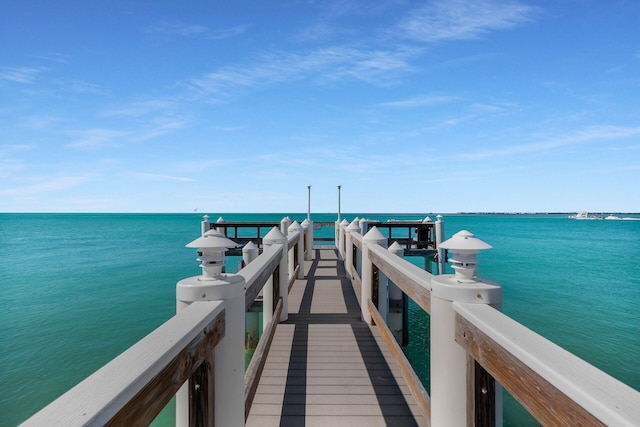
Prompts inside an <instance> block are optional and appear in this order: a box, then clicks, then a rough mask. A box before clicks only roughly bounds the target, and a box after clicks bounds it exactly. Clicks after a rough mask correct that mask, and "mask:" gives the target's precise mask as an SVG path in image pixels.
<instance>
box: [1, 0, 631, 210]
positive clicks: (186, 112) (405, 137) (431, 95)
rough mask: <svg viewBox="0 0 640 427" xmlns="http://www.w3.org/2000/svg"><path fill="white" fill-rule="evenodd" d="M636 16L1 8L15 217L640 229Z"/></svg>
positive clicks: (297, 0)
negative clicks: (413, 220) (501, 215)
mask: <svg viewBox="0 0 640 427" xmlns="http://www.w3.org/2000/svg"><path fill="white" fill-rule="evenodd" d="M638 22H640V2H638V1H635V0H629V1H624V0H620V1H615V0H611V1H601V0H549V1H517V0H513V1H497V0H495V1H494V0H477V1H461V0H448V1H401V0H379V1H359V0H335V1H334V0H322V1H314V0H282V1H277V2H267V1H252V2H247V1H242V0H234V1H215V2H214V1H182V2H176V1H164V0H154V1H151V0H148V1H136V0H127V1H121V0H111V1H108V2H89V1H81V0H76V1H70V0H58V1H55V2H51V1H35V0H23V1H13V2H8V1H7V2H3V6H2V13H1V14H0V42H1V49H0V211H3V212H31V211H33V212H192V211H193V210H194V209H198V211H200V212H210V213H215V212H305V211H306V209H307V185H308V184H310V185H312V191H311V194H312V195H311V205H312V210H313V211H315V212H332V211H336V210H337V188H336V185H337V184H342V191H341V196H342V197H341V200H342V210H343V212H442V213H445V212H458V211H509V212H530V211H542V212H547V211H562V212H565V211H577V210H589V211H593V212H638V211H640V190H639V188H640V25H638Z"/></svg>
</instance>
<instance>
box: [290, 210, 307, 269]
mask: <svg viewBox="0 0 640 427" xmlns="http://www.w3.org/2000/svg"><path fill="white" fill-rule="evenodd" d="M289 233H290V234H293V233H298V243H296V245H295V247H294V250H295V251H296V258H297V259H298V266H300V268H299V269H298V277H297V278H298V279H304V230H303V229H302V226H301V225H300V224H299V223H298V221H293V223H292V224H291V225H290V226H289ZM291 264H293V262H292V263H291ZM293 269H294V271H295V266H294V267H293Z"/></svg>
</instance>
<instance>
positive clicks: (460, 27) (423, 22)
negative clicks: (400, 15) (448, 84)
mask: <svg viewBox="0 0 640 427" xmlns="http://www.w3.org/2000/svg"><path fill="white" fill-rule="evenodd" d="M536 11H537V8H535V7H532V6H527V5H524V4H520V3H518V2H513V1H510V2H505V1H494V0H474V1H468V0H436V1H432V2H430V3H428V4H426V5H424V6H422V7H420V8H419V9H416V10H415V11H414V12H413V13H412V14H411V16H409V17H408V18H407V19H405V20H404V21H402V22H401V23H400V25H399V27H398V31H399V33H400V34H402V35H403V36H404V37H406V38H408V39H411V40H415V41H420V42H426V43H433V42H439V41H446V40H469V39H475V38H478V37H480V36H481V35H483V34H486V33H488V32H490V31H494V30H502V29H507V28H512V27H515V26H518V25H522V24H524V23H527V22H530V21H531V20H532V19H533V16H534V14H535V12H536Z"/></svg>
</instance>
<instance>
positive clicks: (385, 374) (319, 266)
mask: <svg viewBox="0 0 640 427" xmlns="http://www.w3.org/2000/svg"><path fill="white" fill-rule="evenodd" d="M305 268H306V270H307V271H306V273H307V274H306V278H305V279H304V280H297V281H296V282H295V284H294V285H293V288H292V289H291V292H290V294H289V319H288V320H287V321H286V322H283V323H281V324H279V325H278V327H277V329H276V335H275V337H274V341H273V344H272V346H271V350H270V352H269V355H268V357H267V362H266V365H265V370H264V372H263V374H262V378H261V381H260V385H259V386H258V390H257V393H256V397H255V399H254V402H253V405H252V407H251V412H250V414H249V418H248V419H247V423H246V425H247V426H279V427H286V426H327V425H331V426H347V425H348V426H417V425H420V424H421V422H420V411H419V409H418V407H417V405H416V404H415V402H414V400H413V397H412V396H411V393H410V391H409V388H408V386H407V385H406V383H405V381H404V379H403V378H402V376H401V373H400V370H399V368H398V367H397V366H396V362H395V360H394V359H393V358H392V356H391V354H390V352H389V350H388V349H387V347H386V346H385V344H384V341H383V339H382V338H381V336H380V335H379V333H378V331H377V330H376V329H372V328H371V327H369V326H368V325H367V324H365V323H364V322H362V321H361V320H360V306H359V304H358V299H357V297H356V294H355V292H354V290H353V287H352V285H351V281H350V280H349V279H348V278H347V276H346V273H345V270H344V264H343V262H342V261H341V260H339V259H338V255H337V252H336V250H334V249H316V250H315V259H314V260H313V261H307V262H306V263H305Z"/></svg>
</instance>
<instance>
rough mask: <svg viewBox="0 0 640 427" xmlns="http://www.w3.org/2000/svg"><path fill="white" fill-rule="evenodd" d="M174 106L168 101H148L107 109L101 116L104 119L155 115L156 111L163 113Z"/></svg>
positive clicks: (172, 102) (164, 99)
mask: <svg viewBox="0 0 640 427" xmlns="http://www.w3.org/2000/svg"><path fill="white" fill-rule="evenodd" d="M175 106H176V102H175V101H173V100H171V99H168V98H163V99H150V100H146V101H136V102H132V103H130V104H128V105H125V106H123V107H111V108H108V109H107V110H106V111H105V112H104V113H103V116H105V117H119V116H122V117H140V116H145V115H147V114H151V113H156V112H158V111H164V110H168V109H172V108H174V107H175Z"/></svg>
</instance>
